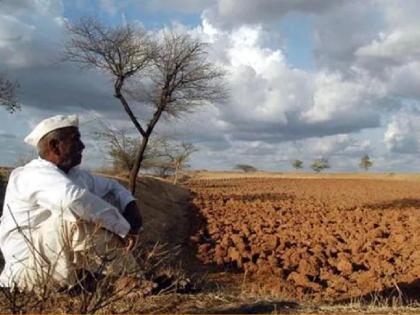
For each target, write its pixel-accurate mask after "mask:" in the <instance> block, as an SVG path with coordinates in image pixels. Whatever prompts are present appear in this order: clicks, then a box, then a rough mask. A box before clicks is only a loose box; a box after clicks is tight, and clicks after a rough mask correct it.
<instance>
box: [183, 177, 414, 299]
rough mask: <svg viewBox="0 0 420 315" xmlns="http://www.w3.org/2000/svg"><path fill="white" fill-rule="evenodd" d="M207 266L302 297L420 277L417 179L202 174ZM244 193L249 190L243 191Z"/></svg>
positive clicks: (201, 242) (202, 242) (202, 253)
mask: <svg viewBox="0 0 420 315" xmlns="http://www.w3.org/2000/svg"><path fill="white" fill-rule="evenodd" d="M191 188H192V189H193V190H194V191H195V192H196V193H197V195H196V197H195V198H194V200H193V202H194V204H195V206H196V207H197V208H198V210H199V211H200V212H201V214H202V216H203V226H202V228H201V229H200V230H199V231H198V233H197V235H195V236H193V238H192V239H193V241H195V242H196V244H197V257H198V258H199V259H200V260H201V261H203V262H204V263H207V264H210V263H211V264H218V265H225V266H234V267H236V268H239V269H241V270H243V271H245V272H246V274H247V276H248V277H251V278H252V279H253V281H257V282H258V281H259V282H260V283H263V284H264V285H265V286H270V287H271V288H275V287H276V288H277V289H278V290H282V291H284V292H285V293H287V295H288V296H292V297H294V298H296V299H301V300H302V299H307V298H310V299H313V298H315V299H323V300H339V299H344V298H349V297H356V296H362V295H365V294H368V293H372V292H379V291H381V290H384V289H386V288H391V287H395V288H396V285H397V283H410V282H413V281H415V280H416V279H419V278H420V233H418V231H419V229H420V197H419V196H420V187H419V185H412V183H406V182H397V181H379V180H333V179H330V180H322V179H319V180H315V179H310V180H308V179H306V180H304V179H294V180H291V179H265V180H262V179H235V180H211V181H196V182H193V183H192V184H191ZM240 196H243V198H240Z"/></svg>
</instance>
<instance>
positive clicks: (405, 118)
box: [384, 108, 420, 153]
mask: <svg viewBox="0 0 420 315" xmlns="http://www.w3.org/2000/svg"><path fill="white" fill-rule="evenodd" d="M419 119H420V111H419V110H415V109H406V108H404V109H402V110H400V111H399V112H398V113H396V114H395V115H394V117H392V120H391V121H390V122H389V124H388V126H387V130H386V132H385V136H384V142H385V145H386V147H387V148H388V149H389V150H390V151H392V152H396V153H417V152H419V148H420V125H419V124H418V121H419Z"/></svg>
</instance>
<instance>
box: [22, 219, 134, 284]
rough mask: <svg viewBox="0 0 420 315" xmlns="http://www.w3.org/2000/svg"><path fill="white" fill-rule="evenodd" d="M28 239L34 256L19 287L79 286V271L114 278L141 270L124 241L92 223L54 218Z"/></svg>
mask: <svg viewBox="0 0 420 315" xmlns="http://www.w3.org/2000/svg"><path fill="white" fill-rule="evenodd" d="M29 239H30V241H29V247H30V248H31V255H30V258H29V261H27V262H25V264H24V270H23V272H22V274H21V276H20V277H19V279H17V280H18V281H17V283H16V284H17V286H18V287H19V288H23V289H27V290H33V289H40V288H43V287H45V286H50V287H51V286H53V285H57V286H61V287H65V286H71V285H74V284H76V283H77V281H78V275H77V272H78V270H80V269H85V270H88V271H90V272H101V273H107V274H115V275H121V274H125V275H128V274H134V273H135V272H136V271H138V270H137V263H136V261H135V259H134V257H133V256H132V254H131V253H130V252H127V251H125V250H124V244H123V242H122V240H121V239H120V238H119V237H118V236H117V235H115V234H113V233H111V232H109V231H107V230H105V229H102V228H99V227H98V226H97V225H95V224H92V223H88V222H83V221H81V220H76V219H74V220H73V219H72V218H70V220H69V219H68V218H67V219H64V218H63V217H62V216H51V217H50V218H49V219H48V220H47V221H46V222H44V224H43V225H42V227H40V228H38V229H36V230H33V231H31V235H30V238H29Z"/></svg>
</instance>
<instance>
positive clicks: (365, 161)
mask: <svg viewBox="0 0 420 315" xmlns="http://www.w3.org/2000/svg"><path fill="white" fill-rule="evenodd" d="M372 165H373V162H372V161H371V160H370V157H369V155H367V154H365V155H363V156H362V157H361V158H360V163H359V167H360V168H362V169H364V170H365V171H367V170H368V169H369V168H371V167H372Z"/></svg>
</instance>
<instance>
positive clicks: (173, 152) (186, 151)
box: [165, 142, 198, 185]
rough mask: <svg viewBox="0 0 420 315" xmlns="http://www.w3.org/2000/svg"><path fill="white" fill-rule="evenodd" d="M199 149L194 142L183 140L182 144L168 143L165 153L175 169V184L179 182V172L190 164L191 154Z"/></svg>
mask: <svg viewBox="0 0 420 315" xmlns="http://www.w3.org/2000/svg"><path fill="white" fill-rule="evenodd" d="M197 151H198V149H197V148H196V147H195V146H194V145H193V144H192V143H186V142H181V144H180V145H177V144H174V143H169V142H168V143H167V145H166V146H165V155H166V156H167V157H168V158H169V162H170V165H172V167H173V170H174V184H175V185H176V184H177V182H178V177H179V172H180V171H181V170H183V169H185V168H187V167H188V166H189V165H188V164H187V162H188V159H189V158H190V156H191V154H193V153H194V152H197Z"/></svg>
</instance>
